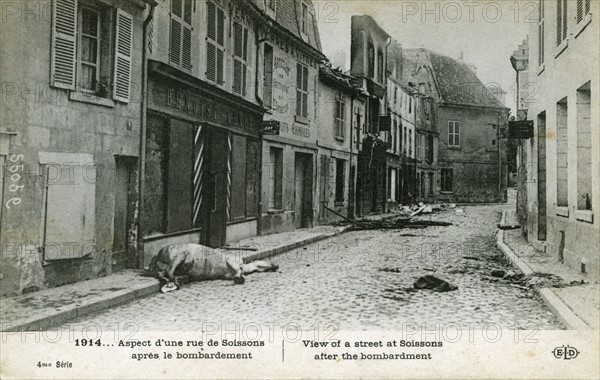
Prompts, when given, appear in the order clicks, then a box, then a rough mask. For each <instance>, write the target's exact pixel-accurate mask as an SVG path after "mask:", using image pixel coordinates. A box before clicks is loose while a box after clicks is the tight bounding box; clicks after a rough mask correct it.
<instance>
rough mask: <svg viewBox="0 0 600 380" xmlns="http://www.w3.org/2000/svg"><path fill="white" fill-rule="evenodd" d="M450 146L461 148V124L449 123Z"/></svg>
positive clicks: (457, 122) (456, 122)
mask: <svg viewBox="0 0 600 380" xmlns="http://www.w3.org/2000/svg"><path fill="white" fill-rule="evenodd" d="M448 146H451V147H459V146H460V122H459V121H448Z"/></svg>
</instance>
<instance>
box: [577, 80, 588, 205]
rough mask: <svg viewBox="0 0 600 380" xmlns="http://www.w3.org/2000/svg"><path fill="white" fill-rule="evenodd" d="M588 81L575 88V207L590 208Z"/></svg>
mask: <svg viewBox="0 0 600 380" xmlns="http://www.w3.org/2000/svg"><path fill="white" fill-rule="evenodd" d="M591 106H592V104H591V91H590V83H589V82H588V83H587V84H585V85H584V86H582V87H580V88H579V89H578V90H577V168H576V171H577V208H578V209H579V210H591V209H592V131H591V112H592V107H591Z"/></svg>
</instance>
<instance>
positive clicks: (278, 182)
mask: <svg viewBox="0 0 600 380" xmlns="http://www.w3.org/2000/svg"><path fill="white" fill-rule="evenodd" d="M269 163H270V168H269V208H270V209H275V210H281V209H282V208H283V206H282V204H283V202H282V196H283V149H281V148H273V147H272V148H270V149H269Z"/></svg>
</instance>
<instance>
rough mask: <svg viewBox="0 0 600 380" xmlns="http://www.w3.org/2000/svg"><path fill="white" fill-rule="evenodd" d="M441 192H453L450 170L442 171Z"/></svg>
mask: <svg viewBox="0 0 600 380" xmlns="http://www.w3.org/2000/svg"><path fill="white" fill-rule="evenodd" d="M441 190H442V191H447V192H452V191H454V182H453V173H452V169H442V183H441Z"/></svg>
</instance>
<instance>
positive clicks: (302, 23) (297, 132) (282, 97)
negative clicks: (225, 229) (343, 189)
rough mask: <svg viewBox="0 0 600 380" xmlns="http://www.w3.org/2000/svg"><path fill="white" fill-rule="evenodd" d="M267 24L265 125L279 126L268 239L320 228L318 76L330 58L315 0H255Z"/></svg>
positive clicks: (264, 190)
mask: <svg viewBox="0 0 600 380" xmlns="http://www.w3.org/2000/svg"><path fill="white" fill-rule="evenodd" d="M254 3H255V4H257V6H259V7H260V8H261V9H262V11H263V14H264V15H266V18H265V19H264V20H263V21H262V24H261V26H263V27H264V28H263V29H262V32H261V35H260V37H259V40H258V43H257V45H256V46H257V47H258V51H257V52H258V55H259V56H258V60H257V62H259V63H260V64H261V67H262V68H263V71H261V75H260V76H259V82H258V83H259V86H258V87H257V88H256V93H257V94H259V97H260V100H261V102H262V103H261V104H262V105H263V106H264V107H265V109H266V113H265V115H264V120H266V121H269V122H273V123H275V124H278V125H279V128H278V130H277V131H276V132H275V133H274V134H268V135H267V134H265V135H264V136H263V143H262V162H263V164H262V181H261V206H260V211H259V213H260V231H261V233H262V234H268V233H274V232H281V231H288V230H293V229H295V228H300V227H310V226H312V225H313V224H314V223H315V209H316V207H315V202H316V194H315V190H316V181H315V178H317V150H318V148H317V144H316V143H317V138H318V137H317V136H318V132H317V129H318V127H319V121H318V104H317V103H318V91H317V87H318V72H319V64H320V63H321V61H323V60H324V59H325V56H324V55H323V54H322V53H321V41H320V38H319V30H318V27H317V20H316V15H315V9H314V6H313V4H312V1H310V0H288V1H263V0H254Z"/></svg>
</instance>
